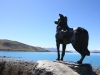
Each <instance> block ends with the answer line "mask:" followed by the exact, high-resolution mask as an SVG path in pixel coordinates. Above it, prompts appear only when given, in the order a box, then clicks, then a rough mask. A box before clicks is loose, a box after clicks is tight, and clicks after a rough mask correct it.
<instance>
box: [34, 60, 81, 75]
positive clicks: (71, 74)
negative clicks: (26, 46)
mask: <svg viewBox="0 0 100 75" xmlns="http://www.w3.org/2000/svg"><path fill="white" fill-rule="evenodd" d="M32 74H33V75H79V74H78V73H77V72H75V71H74V70H72V69H71V68H70V67H68V66H67V65H65V64H62V63H58V62H53V61H47V60H42V61H37V62H36V64H35V65H34V67H33V70H32Z"/></svg>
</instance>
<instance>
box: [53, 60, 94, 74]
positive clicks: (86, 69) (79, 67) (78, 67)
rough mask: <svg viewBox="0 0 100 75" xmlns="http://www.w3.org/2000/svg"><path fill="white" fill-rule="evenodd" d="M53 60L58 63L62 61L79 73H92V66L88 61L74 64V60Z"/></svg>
mask: <svg viewBox="0 0 100 75" xmlns="http://www.w3.org/2000/svg"><path fill="white" fill-rule="evenodd" d="M55 62H59V63H63V64H65V65H67V66H69V67H70V68H71V69H73V70H74V71H76V72H77V73H79V74H92V73H93V71H92V66H91V65H90V64H88V63H84V64H76V62H72V61H69V62H68V61H67V62H66V61H55Z"/></svg>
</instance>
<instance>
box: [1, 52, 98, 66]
mask: <svg viewBox="0 0 100 75" xmlns="http://www.w3.org/2000/svg"><path fill="white" fill-rule="evenodd" d="M0 56H11V57H16V58H6V59H14V60H26V61H34V62H36V61H38V60H51V61H54V60H55V59H56V57H57V53H56V52H7V51H0ZM17 57H21V58H17ZM80 58H81V56H80V54H78V53H66V54H65V57H64V61H74V62H76V61H77V60H79V59H80ZM83 63H90V64H92V66H93V67H98V66H100V53H91V55H90V56H86V58H85V59H84V61H83Z"/></svg>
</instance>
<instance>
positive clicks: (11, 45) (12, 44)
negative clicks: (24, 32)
mask: <svg viewBox="0 0 100 75" xmlns="http://www.w3.org/2000/svg"><path fill="white" fill-rule="evenodd" d="M0 51H33V52H47V51H48V50H45V49H44V48H41V47H35V46H30V45H27V44H24V43H20V42H17V41H11V40H2V39H1V40H0Z"/></svg>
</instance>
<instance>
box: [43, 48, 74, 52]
mask: <svg viewBox="0 0 100 75" xmlns="http://www.w3.org/2000/svg"><path fill="white" fill-rule="evenodd" d="M44 49H46V50H49V51H51V52H56V51H57V48H55V47H48V48H44ZM60 51H62V50H60ZM66 52H73V50H66Z"/></svg>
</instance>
